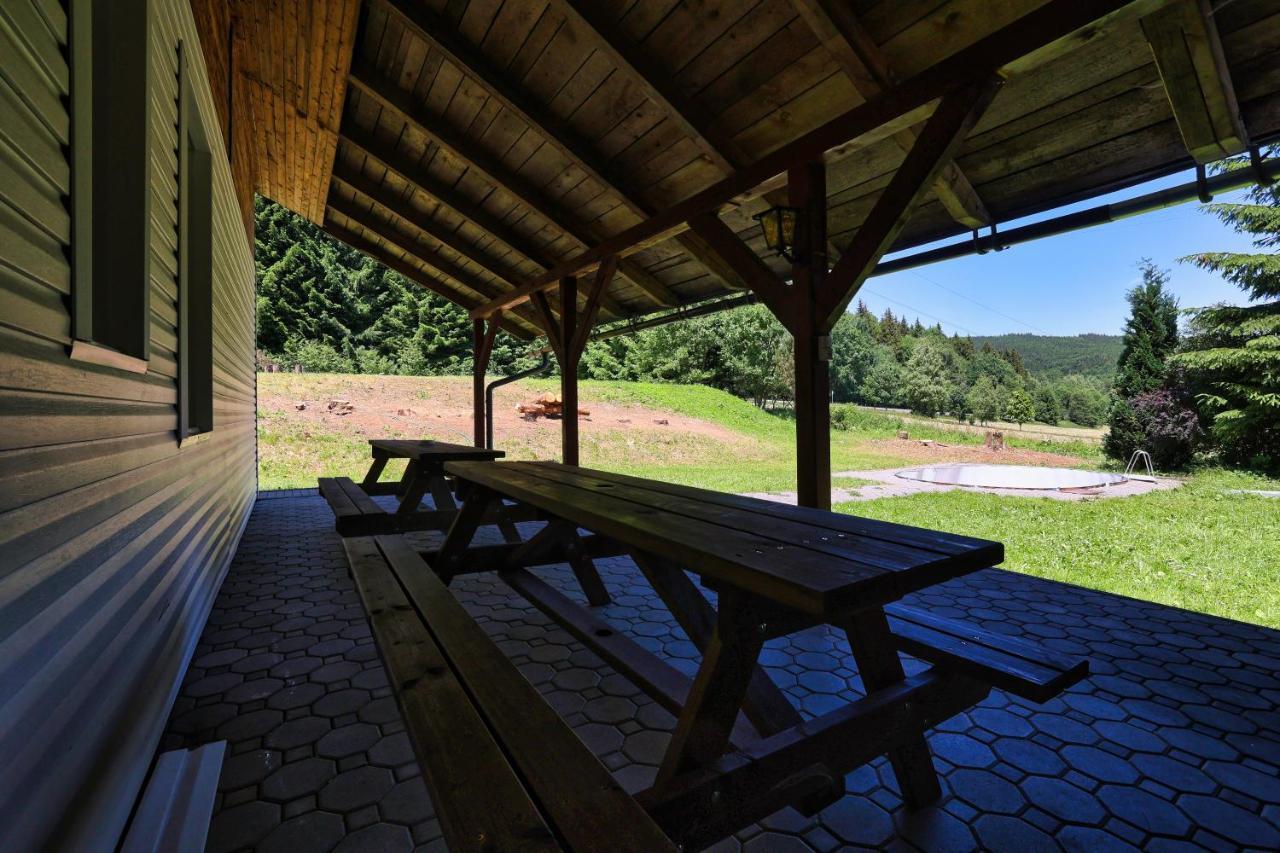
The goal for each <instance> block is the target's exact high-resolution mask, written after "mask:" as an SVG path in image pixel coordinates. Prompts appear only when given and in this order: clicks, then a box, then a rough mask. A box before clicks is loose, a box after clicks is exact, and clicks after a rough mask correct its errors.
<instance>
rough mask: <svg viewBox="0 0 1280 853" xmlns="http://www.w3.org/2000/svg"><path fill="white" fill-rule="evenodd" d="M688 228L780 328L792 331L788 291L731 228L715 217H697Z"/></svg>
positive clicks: (791, 305)
mask: <svg viewBox="0 0 1280 853" xmlns="http://www.w3.org/2000/svg"><path fill="white" fill-rule="evenodd" d="M689 228H690V230H691V231H692V232H693V233H694V234H696V235H697V236H698V238H699V239H701V240H702V241H703V243H704V244H705V245H706V247H707V249H708V250H709V251H710V252H711V253H712V254H714V255H715V256H716V257H717V258H718V259H719V260H720V262H721V263H723V264H724V265H725V266H726V267H728V268H729V269H730V270H732V271H733V273H734V274H735V275H736V276H738V277H740V278H741V279H742V281H743V282H744V283H745V284H746V286H747V288H748V289H750V290H751V292H752V293H754V294H756V295H757V296H759V297H760V300H761V301H762V302H764V304H765V305H767V306H768V307H769V310H770V311H772V312H773V314H774V316H776V317H777V318H778V319H779V320H780V321H781V322H782V325H784V326H786V327H787V328H788V329H789V328H791V324H792V322H793V318H792V313H793V312H792V308H793V303H792V298H791V297H792V294H791V290H790V288H788V287H787V285H786V284H784V283H783V282H782V279H780V278H779V277H778V275H777V273H775V272H774V271H773V270H771V269H769V267H768V265H767V264H765V262H764V261H762V260H760V257H759V256H758V255H757V254H756V253H755V252H753V251H752V250H751V249H750V248H749V247H748V246H747V244H746V243H743V242H742V241H741V240H739V239H738V235H737V234H735V233H734V232H733V229H732V228H730V227H729V226H728V225H725V224H724V222H723V221H721V219H720V217H718V216H716V215H715V214H714V213H701V214H698V215H697V216H695V217H693V218H692V219H690V220H689Z"/></svg>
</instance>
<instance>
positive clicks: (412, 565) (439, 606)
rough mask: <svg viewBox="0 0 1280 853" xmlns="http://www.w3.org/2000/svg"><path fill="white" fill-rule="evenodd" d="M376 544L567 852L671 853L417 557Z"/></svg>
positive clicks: (383, 541) (393, 543)
mask: <svg viewBox="0 0 1280 853" xmlns="http://www.w3.org/2000/svg"><path fill="white" fill-rule="evenodd" d="M486 464H488V463H486ZM376 541H377V544H378V548H379V549H380V550H381V552H382V554H383V556H384V557H385V558H386V560H387V563H388V564H389V565H390V566H391V568H392V571H393V572H394V573H395V575H396V577H397V578H398V579H399V581H400V583H401V584H402V585H403V588H404V591H405V593H406V595H407V596H408V598H409V600H410V602H411V603H412V605H413V607H414V608H415V609H416V610H417V612H418V615H419V616H420V617H421V619H422V621H423V622H424V623H425V624H426V625H427V627H428V630H429V631H430V632H431V634H432V636H433V637H434V638H435V640H436V642H437V644H438V645H439V647H440V648H441V649H442V650H443V652H444V654H445V656H446V657H447V658H448V659H449V664H450V666H452V668H453V670H454V672H456V673H457V676H458V678H459V680H460V681H461V682H462V684H463V685H464V687H465V688H466V690H467V692H468V693H469V694H470V696H471V697H472V699H473V701H474V702H475V704H476V706H477V707H478V708H480V709H481V711H482V713H483V714H484V717H485V720H486V722H487V723H488V725H489V727H490V729H491V730H492V731H493V732H494V734H495V735H496V737H497V739H498V740H500V741H501V743H502V746H503V749H504V750H505V752H506V753H507V755H508V756H509V757H510V760H511V762H512V764H513V765H514V766H515V767H516V769H517V770H518V771H519V772H520V774H521V776H522V778H523V779H524V780H525V781H526V782H527V784H528V785H529V787H530V788H531V789H532V790H533V792H534V794H535V798H536V800H537V802H538V804H539V806H540V807H541V809H542V811H543V813H544V814H545V815H547V817H548V819H549V823H550V824H551V825H552V826H553V827H554V828H555V830H556V832H557V834H558V836H559V837H560V838H562V839H563V840H564V842H565V843H566V846H567V847H568V848H570V849H572V850H583V851H597V850H598V851H606V850H609V851H612V850H636V851H659V850H674V849H675V846H674V845H673V844H672V842H671V840H670V839H668V838H667V836H666V835H665V834H664V833H663V832H662V830H661V829H659V828H658V826H657V824H655V823H654V822H653V821H652V820H651V819H650V818H649V816H648V815H647V814H646V813H645V811H644V809H642V808H641V807H640V805H639V804H638V803H637V802H636V801H635V799H634V798H632V797H631V795H630V794H628V793H627V792H626V791H625V790H623V788H622V787H621V786H620V785H619V784H618V783H617V782H616V781H615V780H614V779H613V777H612V776H611V775H610V774H609V771H608V770H607V769H606V768H605V767H604V765H602V764H601V763H600V762H599V760H598V759H597V758H596V757H595V756H594V755H593V754H592V753H591V751H590V750H589V749H588V748H587V747H586V745H585V744H583V742H582V741H581V740H579V739H578V737H577V736H576V735H575V734H574V733H573V730H572V729H570V728H569V727H568V725H567V724H566V723H565V722H564V720H562V719H561V718H560V716H559V715H558V714H557V713H556V712H555V711H554V710H553V709H552V708H551V706H550V705H548V704H547V703H546V701H545V700H544V699H543V698H542V696H541V695H540V694H539V693H538V691H537V689H536V688H534V687H533V685H531V684H530V683H529V682H528V681H527V680H525V678H524V676H522V675H520V672H519V670H517V669H516V668H515V665H514V664H512V663H511V661H510V660H508V659H507V657H506V655H504V654H503V653H502V651H501V650H500V649H499V648H498V647H497V646H496V645H495V644H494V643H493V641H492V640H491V639H490V638H489V636H488V634H486V633H485V631H484V629H483V628H481V627H480V626H479V625H478V624H476V622H475V620H474V619H473V618H472V617H471V615H470V614H468V613H467V611H466V610H465V609H464V608H463V606H462V605H461V604H460V603H459V602H458V601H457V599H455V598H454V597H453V594H452V593H450V592H449V590H448V588H447V587H446V586H445V585H444V583H443V582H442V581H441V580H440V578H438V577H437V576H436V574H435V572H433V571H432V570H431V569H430V567H429V566H427V564H426V563H425V562H423V560H422V558H421V557H420V556H419V555H418V553H417V551H415V550H414V549H413V547H412V546H411V545H409V543H408V542H406V541H405V540H404V539H403V538H401V537H399V536H379V537H377V539H376ZM494 849H500V848H494Z"/></svg>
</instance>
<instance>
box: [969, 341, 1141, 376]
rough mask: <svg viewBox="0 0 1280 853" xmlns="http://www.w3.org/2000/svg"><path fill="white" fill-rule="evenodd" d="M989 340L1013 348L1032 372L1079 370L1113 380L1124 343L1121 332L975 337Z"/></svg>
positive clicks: (1063, 373) (998, 346)
mask: <svg viewBox="0 0 1280 853" xmlns="http://www.w3.org/2000/svg"><path fill="white" fill-rule="evenodd" d="M984 343H989V344H991V346H993V347H995V348H996V349H999V350H1003V349H1008V348H1011V347H1012V348H1013V349H1016V350H1017V351H1018V353H1019V354H1020V355H1021V356H1022V363H1023V364H1024V365H1025V366H1026V368H1027V370H1028V371H1030V372H1031V373H1032V374H1034V375H1036V376H1038V377H1042V378H1045V379H1059V378H1061V377H1063V376H1066V375H1067V374H1069V373H1079V374H1082V375H1084V376H1092V377H1095V378H1097V379H1102V380H1104V381H1107V382H1109V381H1110V380H1111V376H1112V374H1114V373H1115V369H1116V361H1117V360H1119V358H1120V350H1121V348H1122V346H1123V344H1122V343H1121V338H1120V336H1119V335H1073V336H1066V335H1025V334H1023V335H991V336H988V337H975V338H974V339H973V344H974V346H976V347H981V346H982V345H983V344H984Z"/></svg>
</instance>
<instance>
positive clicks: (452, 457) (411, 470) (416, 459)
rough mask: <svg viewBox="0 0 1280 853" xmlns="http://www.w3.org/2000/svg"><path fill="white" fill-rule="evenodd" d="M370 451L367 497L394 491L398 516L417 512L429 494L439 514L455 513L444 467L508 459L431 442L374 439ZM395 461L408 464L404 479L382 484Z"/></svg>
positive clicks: (465, 446)
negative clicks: (454, 464)
mask: <svg viewBox="0 0 1280 853" xmlns="http://www.w3.org/2000/svg"><path fill="white" fill-rule="evenodd" d="M369 450H370V452H371V453H372V454H373V461H372V462H371V463H370V465H369V470H368V471H367V472H366V473H365V475H364V480H363V481H361V483H360V485H361V486H362V487H363V488H364V490H365V492H366V493H368V494H379V493H381V494H385V493H386V492H385V491H384V490H383V488H384V487H387V486H390V487H392V488H393V489H394V492H393V493H394V494H397V495H399V496H400V506H399V507H398V508H397V509H396V512H398V513H401V514H406V513H411V512H415V511H416V510H417V509H418V504H419V503H421V502H422V498H423V497H424V496H425V495H426V494H427V492H430V493H431V500H432V502H433V503H434V504H435V507H436V509H437V510H456V509H457V508H458V507H457V504H456V503H454V500H453V490H452V489H451V488H450V486H449V482H448V480H446V479H445V471H444V466H445V464H446V463H448V462H461V461H464V460H480V461H490V462H491V461H493V460H495V459H501V458H502V457H504V456H506V455H507V454H506V453H504V452H503V451H501V450H490V449H488V448H485V447H472V446H471V445H468V444H450V443H449V442H447V441H433V440H431V439H421V440H410V439H399V438H371V439H369ZM392 459H408V460H409V464H408V465H407V466H406V467H405V470H404V476H403V477H401V478H400V481H399V482H398V483H381V482H379V479H378V478H379V477H381V476H382V471H383V469H384V468H386V467H387V462H389V461H390V460H392Z"/></svg>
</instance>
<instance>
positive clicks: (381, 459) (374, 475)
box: [360, 447, 389, 486]
mask: <svg viewBox="0 0 1280 853" xmlns="http://www.w3.org/2000/svg"><path fill="white" fill-rule="evenodd" d="M388 458H389V457H388V456H387V452H386V451H385V450H379V449H378V448H376V447H375V448H373V462H372V463H371V464H370V465H369V471H368V472H367V473H366V474H365V475H364V480H362V481H361V483H360V485H362V486H375V485H377V484H378V478H379V477H381V476H382V469H383V468H386V467H387V459H388Z"/></svg>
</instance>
